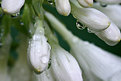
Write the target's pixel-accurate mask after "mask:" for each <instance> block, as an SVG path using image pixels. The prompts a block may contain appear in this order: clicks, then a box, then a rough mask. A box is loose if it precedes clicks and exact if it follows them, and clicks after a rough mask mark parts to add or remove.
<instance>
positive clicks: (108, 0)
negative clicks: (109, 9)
mask: <svg viewBox="0 0 121 81" xmlns="http://www.w3.org/2000/svg"><path fill="white" fill-rule="evenodd" d="M96 1H98V2H100V3H102V4H118V3H121V0H96Z"/></svg>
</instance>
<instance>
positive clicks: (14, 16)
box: [11, 12, 20, 18]
mask: <svg viewBox="0 0 121 81" xmlns="http://www.w3.org/2000/svg"><path fill="white" fill-rule="evenodd" d="M19 15H20V13H19V12H18V13H15V14H12V15H11V17H12V18H16V17H18V16H19Z"/></svg>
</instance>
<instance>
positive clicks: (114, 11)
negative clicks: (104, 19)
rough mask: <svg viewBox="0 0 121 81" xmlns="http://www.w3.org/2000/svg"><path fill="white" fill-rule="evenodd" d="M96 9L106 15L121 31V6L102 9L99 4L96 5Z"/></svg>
mask: <svg viewBox="0 0 121 81" xmlns="http://www.w3.org/2000/svg"><path fill="white" fill-rule="evenodd" d="M94 8H96V9H98V10H100V11H101V12H103V13H105V14H106V15H107V16H108V17H109V18H110V19H111V20H112V21H113V22H114V23H115V24H116V25H117V26H118V27H119V28H120V29H121V18H120V15H121V6H120V5H108V6H107V7H101V6H100V5H99V4H94Z"/></svg>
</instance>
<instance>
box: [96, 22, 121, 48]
mask: <svg viewBox="0 0 121 81" xmlns="http://www.w3.org/2000/svg"><path fill="white" fill-rule="evenodd" d="M95 34H96V35H97V36H98V37H99V38H100V39H102V40H103V41H105V42H106V43H107V44H108V45H111V46H113V45H116V44H117V43H118V42H119V41H120V40H121V33H120V30H119V29H118V27H117V26H116V25H115V24H113V23H111V25H110V26H109V27H108V28H107V29H105V30H103V31H100V32H95Z"/></svg>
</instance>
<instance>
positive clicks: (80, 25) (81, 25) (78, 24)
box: [76, 20, 86, 30]
mask: <svg viewBox="0 0 121 81" xmlns="http://www.w3.org/2000/svg"><path fill="white" fill-rule="evenodd" d="M76 27H77V28H78V29H80V30H83V29H85V28H86V26H85V25H83V24H81V23H80V22H79V21H78V20H77V22H76Z"/></svg>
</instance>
